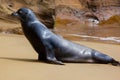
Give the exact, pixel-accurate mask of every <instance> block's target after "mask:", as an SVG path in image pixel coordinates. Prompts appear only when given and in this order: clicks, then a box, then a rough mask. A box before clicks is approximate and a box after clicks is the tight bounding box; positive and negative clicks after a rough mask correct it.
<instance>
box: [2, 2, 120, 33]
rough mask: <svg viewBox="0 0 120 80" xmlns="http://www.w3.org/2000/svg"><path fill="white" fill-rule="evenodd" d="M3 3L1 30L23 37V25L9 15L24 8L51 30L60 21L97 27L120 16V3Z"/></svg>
mask: <svg viewBox="0 0 120 80" xmlns="http://www.w3.org/2000/svg"><path fill="white" fill-rule="evenodd" d="M0 3H1V5H0V14H1V15H0V23H1V25H0V31H1V32H7V31H8V32H12V31H13V32H14V33H16V31H17V32H18V34H22V32H21V28H20V24H19V22H18V21H17V19H15V18H13V17H11V16H10V14H11V13H12V12H13V11H16V10H18V9H19V8H21V7H28V8H31V9H33V10H34V12H35V13H36V15H37V16H38V18H39V19H40V20H41V22H43V23H44V24H45V25H46V26H47V27H48V28H53V27H54V24H57V23H59V22H60V23H61V24H62V23H64V25H66V24H72V25H74V24H78V23H79V24H86V25H89V26H96V25H97V24H98V23H99V22H101V21H103V20H104V21H105V20H107V19H109V18H110V17H111V16H114V15H120V11H119V10H120V0H0ZM11 23H12V24H11ZM55 27H56V26H55ZM9 29H10V30H9Z"/></svg>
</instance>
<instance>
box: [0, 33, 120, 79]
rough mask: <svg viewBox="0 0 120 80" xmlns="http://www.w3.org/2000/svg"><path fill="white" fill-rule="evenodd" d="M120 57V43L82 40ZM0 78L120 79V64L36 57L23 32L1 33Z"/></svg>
mask: <svg viewBox="0 0 120 80" xmlns="http://www.w3.org/2000/svg"><path fill="white" fill-rule="evenodd" d="M77 43H79V44H82V45H86V46H88V47H91V48H94V49H96V50H98V51H101V52H103V53H106V54H108V55H110V56H112V57H113V58H115V59H117V60H119V61H120V45H113V44H103V43H93V42H85V41H79V42H77ZM0 49H1V50H0V80H99V79H100V80H119V79H120V67H116V66H112V65H110V64H89V63H79V64H78V63H65V64H66V65H64V66H61V65H53V64H47V63H43V62H38V61H37V53H36V52H35V51H34V50H33V49H32V47H31V45H30V44H29V42H28V41H27V40H26V38H25V37H24V36H20V35H3V34H0Z"/></svg>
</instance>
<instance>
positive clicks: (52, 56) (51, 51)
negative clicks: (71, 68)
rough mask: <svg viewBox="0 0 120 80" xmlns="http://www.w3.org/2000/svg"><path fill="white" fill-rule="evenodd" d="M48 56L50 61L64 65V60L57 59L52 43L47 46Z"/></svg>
mask: <svg viewBox="0 0 120 80" xmlns="http://www.w3.org/2000/svg"><path fill="white" fill-rule="evenodd" d="M46 58H47V61H48V63H52V64H59V65H64V63H63V62H62V61H58V60H57V59H56V57H55V53H54V49H53V48H52V46H51V45H47V47H46Z"/></svg>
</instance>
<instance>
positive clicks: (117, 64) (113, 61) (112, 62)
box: [111, 59, 120, 66]
mask: <svg viewBox="0 0 120 80" xmlns="http://www.w3.org/2000/svg"><path fill="white" fill-rule="evenodd" d="M111 64H112V65H113V66H120V62H119V61H116V60H114V59H113V60H112V61H111Z"/></svg>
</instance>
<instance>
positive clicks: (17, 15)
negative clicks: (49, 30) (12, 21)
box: [11, 12, 24, 21]
mask: <svg viewBox="0 0 120 80" xmlns="http://www.w3.org/2000/svg"><path fill="white" fill-rule="evenodd" d="M11 16H14V17H17V18H18V19H20V20H22V21H24V20H23V19H22V18H21V17H20V15H19V14H18V13H17V12H13V13H11Z"/></svg>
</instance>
